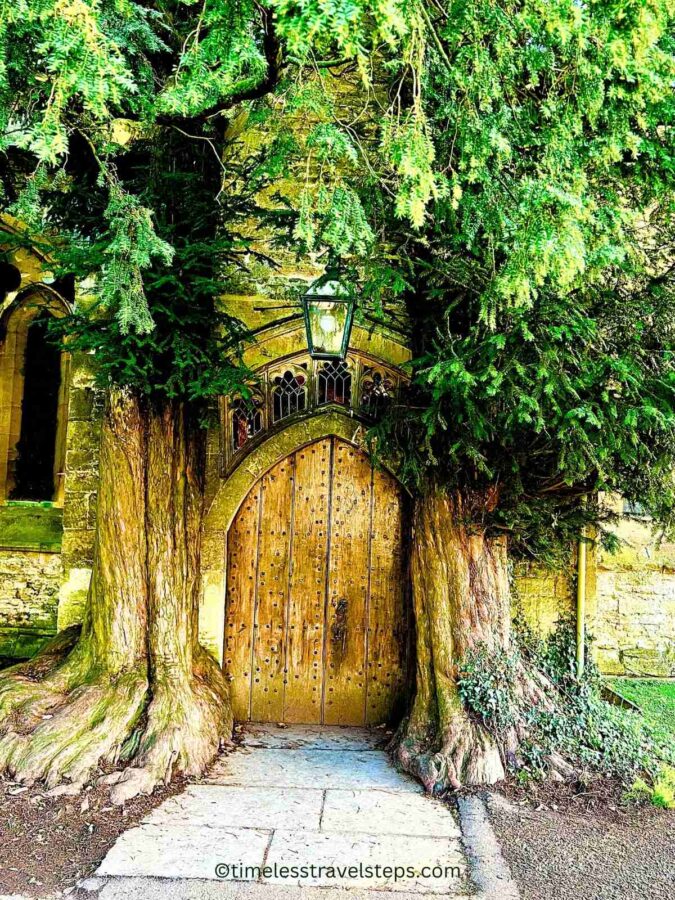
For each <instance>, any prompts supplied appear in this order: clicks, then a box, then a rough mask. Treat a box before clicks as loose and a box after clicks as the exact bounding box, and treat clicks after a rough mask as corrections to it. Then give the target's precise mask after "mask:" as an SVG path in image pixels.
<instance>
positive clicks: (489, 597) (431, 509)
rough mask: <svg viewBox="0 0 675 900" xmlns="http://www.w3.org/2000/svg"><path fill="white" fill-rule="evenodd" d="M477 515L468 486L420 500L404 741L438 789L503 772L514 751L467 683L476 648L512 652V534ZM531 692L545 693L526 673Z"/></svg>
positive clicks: (409, 762)
mask: <svg viewBox="0 0 675 900" xmlns="http://www.w3.org/2000/svg"><path fill="white" fill-rule="evenodd" d="M484 502H485V503H487V502H489V498H485V501H484ZM471 512H472V509H469V506H468V502H467V500H466V499H465V498H463V497H462V495H460V494H459V493H454V494H448V493H445V492H443V491H442V490H441V489H436V490H432V491H430V492H429V493H428V494H426V495H424V496H422V497H420V498H418V500H417V502H416V507H415V512H414V516H413V535H412V556H411V579H412V590H413V604H414V611H415V622H416V646H417V670H416V694H415V699H414V702H413V706H412V710H411V713H410V716H409V717H408V719H407V720H406V721H405V722H404V723H403V725H402V726H401V729H400V730H399V733H398V735H397V738H396V742H395V747H396V755H397V758H398V760H399V762H400V763H401V764H402V766H403V767H404V768H405V769H406V770H407V771H409V772H411V774H414V775H415V776H416V777H418V778H419V779H420V780H421V781H422V783H423V784H424V786H425V788H426V789H427V791H429V792H441V791H444V790H447V789H449V788H455V789H456V788H459V787H461V786H462V785H468V784H492V783H494V782H496V781H499V780H501V779H503V778H504V777H505V768H504V758H505V755H506V752H508V750H509V749H511V748H509V747H508V746H504V745H499V744H498V742H497V741H496V739H495V738H494V737H493V736H492V735H491V734H489V733H488V731H487V730H486V728H485V727H484V725H483V724H482V723H481V722H480V721H478V720H477V718H476V717H472V716H471V715H470V714H469V712H468V711H467V710H466V709H465V708H464V705H463V703H462V700H461V698H460V696H459V692H458V687H457V675H458V667H459V666H460V664H461V661H462V660H463V659H464V657H465V656H466V654H467V653H468V652H469V651H471V650H474V649H477V648H478V647H486V648H487V649H488V650H493V649H497V648H499V649H502V650H508V648H509V642H510V620H511V604H510V589H509V574H508V560H507V547H506V541H505V539H504V538H498V537H497V538H495V537H488V536H487V535H486V534H485V531H484V530H483V529H481V528H480V527H477V526H475V525H472V524H471V519H472V516H471ZM521 689H522V691H523V692H524V693H526V694H527V696H528V697H531V698H532V699H534V698H535V695H536V697H537V698H538V699H541V697H542V696H543V692H542V691H541V690H540V689H539V688H538V687H537V685H536V683H535V682H534V681H532V680H531V679H530V678H529V676H527V675H526V674H525V673H524V672H523V681H522V688H521ZM515 738H516V736H515V735H511V736H510V740H509V742H510V743H511V744H513V741H514V740H515Z"/></svg>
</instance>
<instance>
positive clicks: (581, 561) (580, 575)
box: [577, 531, 587, 678]
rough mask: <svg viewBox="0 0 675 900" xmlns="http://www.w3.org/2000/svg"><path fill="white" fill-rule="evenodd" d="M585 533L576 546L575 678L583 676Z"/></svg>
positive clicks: (584, 641)
mask: <svg viewBox="0 0 675 900" xmlns="http://www.w3.org/2000/svg"><path fill="white" fill-rule="evenodd" d="M583 537H585V531H584V532H582V540H580V541H579V543H578V544H577V678H581V676H582V675H583V674H584V651H585V644H586V548H587V544H586V541H585V540H583Z"/></svg>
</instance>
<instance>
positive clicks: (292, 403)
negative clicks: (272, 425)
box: [272, 371, 307, 422]
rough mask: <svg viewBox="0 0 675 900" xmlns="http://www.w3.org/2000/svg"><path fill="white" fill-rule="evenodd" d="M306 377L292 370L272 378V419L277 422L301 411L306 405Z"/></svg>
mask: <svg viewBox="0 0 675 900" xmlns="http://www.w3.org/2000/svg"><path fill="white" fill-rule="evenodd" d="M306 382H307V379H306V377H305V376H304V375H294V374H293V373H292V372H290V371H288V372H284V374H283V375H279V376H277V377H276V378H275V379H274V388H273V389H272V421H273V422H279V421H281V419H286V418H287V417H288V416H292V415H293V413H297V412H302V411H303V410H304V409H305V406H306V405H307V388H306V387H305V385H306Z"/></svg>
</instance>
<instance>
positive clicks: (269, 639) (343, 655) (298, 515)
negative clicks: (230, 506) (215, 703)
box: [224, 438, 409, 725]
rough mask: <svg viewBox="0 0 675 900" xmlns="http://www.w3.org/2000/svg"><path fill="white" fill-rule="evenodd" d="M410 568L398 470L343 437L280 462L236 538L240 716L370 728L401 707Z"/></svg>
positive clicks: (233, 581)
mask: <svg viewBox="0 0 675 900" xmlns="http://www.w3.org/2000/svg"><path fill="white" fill-rule="evenodd" d="M405 571H406V568H405V562H404V536H403V502H402V496H401V490H400V487H399V485H398V483H397V482H396V480H395V479H394V478H393V477H392V476H391V475H389V474H388V473H386V472H382V471H380V470H376V469H373V468H372V467H371V464H370V461H369V459H368V457H367V456H366V455H365V454H364V453H363V452H362V451H360V450H358V449H356V448H355V447H353V446H352V445H351V444H348V443H346V442H344V441H341V440H339V439H337V438H325V439H323V440H320V441H317V442H316V443H313V444H309V445H308V446H306V447H303V448H302V449H300V450H297V451H296V452H295V453H293V454H291V456H289V457H287V458H286V459H284V460H282V461H281V462H280V463H277V465H276V466H274V468H272V469H271V470H270V471H269V472H268V473H267V474H266V475H265V476H264V477H263V478H261V479H260V481H258V482H257V484H255V485H254V486H253V488H251V491H250V492H249V494H248V496H247V497H246V499H245V500H244V502H243V504H242V505H241V507H240V509H239V512H238V513H237V516H236V518H235V520H234V522H233V523H232V526H231V528H230V531H229V534H228V552H227V609H226V620H225V657H224V668H225V671H226V673H227V674H228V675H229V676H230V679H231V686H232V700H233V706H234V715H235V718H236V719H239V720H251V721H257V722H304V723H324V724H333V725H364V724H377V723H380V722H383V721H386V720H388V719H390V718H391V717H392V716H393V715H395V714H397V713H398V711H399V710H398V707H399V706H400V703H401V700H402V697H403V693H404V690H405V685H406V680H407V679H406V669H407V658H408V620H409V613H408V604H407V586H406V577H405Z"/></svg>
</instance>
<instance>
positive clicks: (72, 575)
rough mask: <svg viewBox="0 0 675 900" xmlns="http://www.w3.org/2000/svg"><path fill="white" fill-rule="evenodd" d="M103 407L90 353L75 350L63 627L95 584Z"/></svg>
mask: <svg viewBox="0 0 675 900" xmlns="http://www.w3.org/2000/svg"><path fill="white" fill-rule="evenodd" d="M102 410H103V395H102V393H101V391H99V390H97V389H96V388H95V387H94V375H93V370H92V365H91V360H90V358H89V357H88V356H84V355H77V356H74V357H73V361H72V380H71V386H70V398H69V407H68V431H67V433H66V475H65V499H64V508H63V546H62V554H63V570H64V581H63V584H62V586H61V590H60V597H59V615H58V627H59V630H61V629H62V628H67V627H68V626H69V625H72V624H74V623H76V622H80V621H81V620H82V614H83V611H84V603H85V600H86V598H87V590H88V588H89V580H90V577H91V568H92V564H93V559H94V535H95V528H96V495H97V489H98V459H99V442H100V439H101V416H102Z"/></svg>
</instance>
